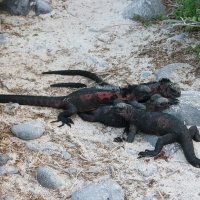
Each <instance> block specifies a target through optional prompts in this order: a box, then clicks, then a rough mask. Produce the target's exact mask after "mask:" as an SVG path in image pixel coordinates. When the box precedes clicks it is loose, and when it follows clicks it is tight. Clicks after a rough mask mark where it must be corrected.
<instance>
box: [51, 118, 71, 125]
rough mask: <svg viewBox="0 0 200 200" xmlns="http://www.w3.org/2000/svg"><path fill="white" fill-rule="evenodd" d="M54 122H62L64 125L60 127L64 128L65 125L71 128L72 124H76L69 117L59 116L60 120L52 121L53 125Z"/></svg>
mask: <svg viewBox="0 0 200 200" xmlns="http://www.w3.org/2000/svg"><path fill="white" fill-rule="evenodd" d="M54 122H62V124H61V125H60V126H58V127H61V126H64V125H65V124H67V125H68V126H69V127H71V124H74V122H73V121H72V119H71V118H68V117H67V118H66V117H61V116H58V119H57V120H55V121H52V122H51V123H54Z"/></svg>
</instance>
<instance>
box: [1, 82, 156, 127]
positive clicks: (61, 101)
mask: <svg viewBox="0 0 200 200" xmlns="http://www.w3.org/2000/svg"><path fill="white" fill-rule="evenodd" d="M151 96H152V92H151V90H150V89H149V87H147V86H137V87H135V88H134V89H130V88H122V89H121V88H119V87H110V86H99V87H92V88H83V89H79V90H77V91H75V92H72V93H71V94H69V95H67V96H61V97H47V96H46V97H45V96H26V95H4V94H1V95H0V103H8V102H15V103H19V104H21V105H33V106H42V107H53V108H57V109H64V111H63V112H61V113H60V114H59V115H58V119H57V122H58V121H61V122H62V125H61V126H63V125H64V124H67V125H68V126H71V123H73V121H72V119H71V118H70V116H72V115H73V114H76V113H81V112H88V111H91V110H94V109H96V108H98V107H100V106H103V105H112V104H113V101H114V100H115V99H121V100H124V101H126V102H129V101H132V100H136V101H139V102H140V101H146V100H148V99H149V98H150V97H151Z"/></svg>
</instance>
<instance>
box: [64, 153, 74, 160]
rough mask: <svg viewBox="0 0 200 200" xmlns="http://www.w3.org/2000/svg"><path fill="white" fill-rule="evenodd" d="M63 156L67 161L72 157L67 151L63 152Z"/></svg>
mask: <svg viewBox="0 0 200 200" xmlns="http://www.w3.org/2000/svg"><path fill="white" fill-rule="evenodd" d="M62 155H63V157H64V159H65V160H69V159H70V158H71V157H72V156H71V154H69V153H68V152H66V151H62Z"/></svg>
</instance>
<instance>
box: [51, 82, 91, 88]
mask: <svg viewBox="0 0 200 200" xmlns="http://www.w3.org/2000/svg"><path fill="white" fill-rule="evenodd" d="M50 86H51V87H70V88H83V87H87V85H85V84H83V83H56V84H51V85H50Z"/></svg>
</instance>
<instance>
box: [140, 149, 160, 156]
mask: <svg viewBox="0 0 200 200" xmlns="http://www.w3.org/2000/svg"><path fill="white" fill-rule="evenodd" d="M156 155H157V152H155V151H151V150H148V149H146V150H145V151H141V152H140V153H139V154H138V158H142V157H147V156H150V157H152V156H156Z"/></svg>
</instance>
